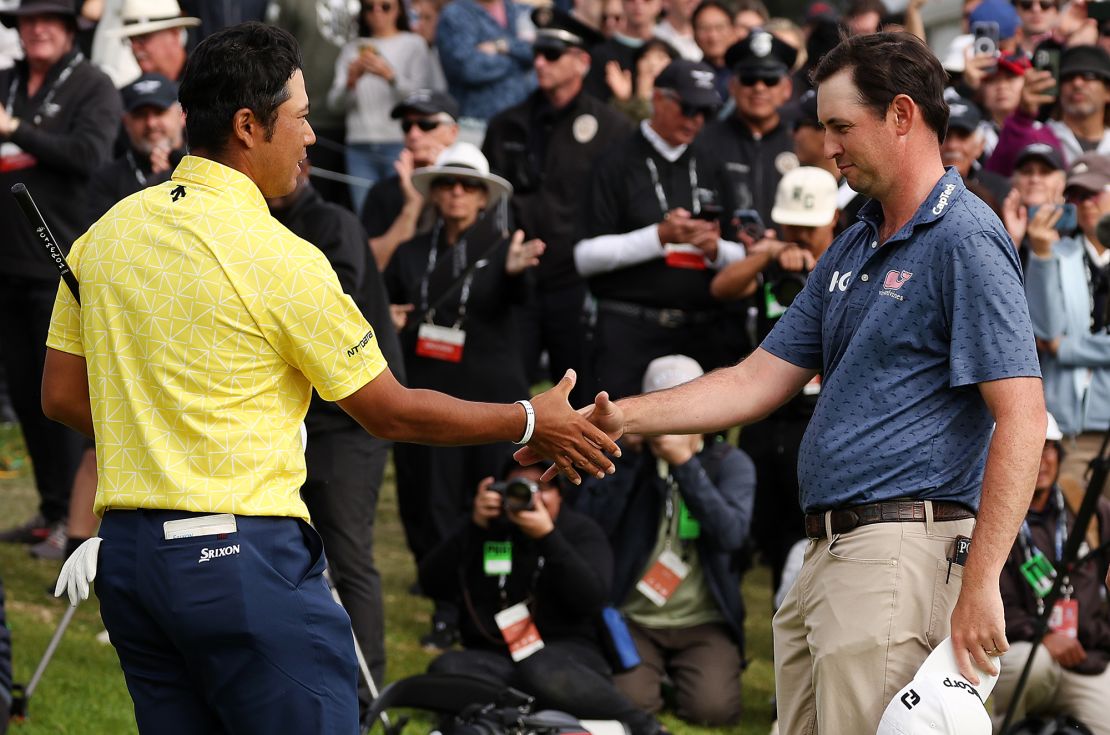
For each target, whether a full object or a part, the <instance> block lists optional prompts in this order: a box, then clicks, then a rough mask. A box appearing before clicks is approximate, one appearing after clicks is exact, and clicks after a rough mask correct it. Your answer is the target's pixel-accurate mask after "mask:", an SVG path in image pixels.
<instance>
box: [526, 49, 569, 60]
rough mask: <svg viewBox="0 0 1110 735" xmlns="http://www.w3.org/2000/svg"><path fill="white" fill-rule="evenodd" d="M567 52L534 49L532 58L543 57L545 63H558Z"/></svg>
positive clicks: (562, 50) (563, 50)
mask: <svg viewBox="0 0 1110 735" xmlns="http://www.w3.org/2000/svg"><path fill="white" fill-rule="evenodd" d="M566 52H567V50H566V49H563V48H550V47H548V48H537V49H532V58H533V59H538V58H539V57H541V56H542V57H543V58H544V60H545V61H558V60H559V59H561V58H563V54H565V53H566Z"/></svg>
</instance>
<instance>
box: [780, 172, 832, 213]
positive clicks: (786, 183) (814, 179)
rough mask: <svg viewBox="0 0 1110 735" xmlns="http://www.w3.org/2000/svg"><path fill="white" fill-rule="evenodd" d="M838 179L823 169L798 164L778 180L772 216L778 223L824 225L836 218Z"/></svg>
mask: <svg viewBox="0 0 1110 735" xmlns="http://www.w3.org/2000/svg"><path fill="white" fill-rule="evenodd" d="M837 189H838V187H837V184H836V178H835V177H834V176H833V175H832V174H830V173H829V172H828V171H826V170H825V169H823V168H817V167H816V166H799V167H798V168H796V169H793V170H792V171H788V172H787V173H786V175H784V176H783V177H782V179H781V180H780V181H779V188H778V190H777V191H776V192H775V206H774V208H773V209H771V219H772V220H773V221H774V223H775V224H777V225H799V226H802V227H824V226H825V225H828V224H831V223H832V222H833V220H834V219H835V218H836V193H837Z"/></svg>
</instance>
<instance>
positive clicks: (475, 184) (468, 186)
mask: <svg viewBox="0 0 1110 735" xmlns="http://www.w3.org/2000/svg"><path fill="white" fill-rule="evenodd" d="M456 186H461V187H462V188H463V191H478V190H481V191H485V190H486V185H485V184H483V183H482V182H481V181H477V180H476V179H469V178H466V177H465V176H437V177H435V178H434V179H432V188H433V189H454V188H455V187H456Z"/></svg>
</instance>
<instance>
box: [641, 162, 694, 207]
mask: <svg viewBox="0 0 1110 735" xmlns="http://www.w3.org/2000/svg"><path fill="white" fill-rule="evenodd" d="M645 163H647V168H648V173H649V174H651V185H652V187H653V188H654V189H655V198H656V199H658V200H659V208H660V209H661V210H663V214H664V215H665V214H667V212H669V211H670V209H671V208H670V205H669V204H667V193H666V192H665V191H663V184H662V183H660V181H659V168H658V167H657V166H656V165H655V161H654V159H652V158H651V156H648V157H647V159H645ZM690 200H691V202H690V211H691V212H692V213H694V214H697V213H698V212H700V211H701V198H700V197H699V196H698V168H697V166H695V165H694V157H693V156H690Z"/></svg>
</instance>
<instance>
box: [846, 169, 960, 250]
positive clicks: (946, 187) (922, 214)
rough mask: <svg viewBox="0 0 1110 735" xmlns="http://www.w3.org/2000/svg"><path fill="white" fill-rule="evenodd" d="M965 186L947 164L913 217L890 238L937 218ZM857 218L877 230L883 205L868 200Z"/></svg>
mask: <svg viewBox="0 0 1110 735" xmlns="http://www.w3.org/2000/svg"><path fill="white" fill-rule="evenodd" d="M966 188H967V187H965V186H964V180H963V178H962V177H961V176H960V172H959V171H957V170H956V169H955V167H953V166H948V167H947V168H946V169H945V172H944V176H941V177H940V179H939V180H938V181H937V183H936V185H934V186H933V190H932V191H931V192H929V196H927V197H925V201H923V202H921V206H919V207H918V208H917V211H916V212H914V215H913V217H910V221H909V222H907V223H906V224H904V225H902V228H901V229H900V230H898V232H896V233H894V236H893V237H891V238H890V239H891V240H898V239H901V238H903V237H907V236H908V235H909V233H910V232H912V231H913V228H915V227H917V226H918V225H925V224H929V223H931V222H936V221H937V220H939V219H940V218H941V217H943V216H944V215H945V214H946V213H947V212H949V211H950V210H951V209H952V205H953V204H954V203H955V202H956V200H957V199H959V198H960V196H961V195H962V194H963V193H964V191H965V190H966ZM859 219H861V220H865V221H866V222H867V223H868V224H870V225H871V226H872V227H874V228H875V229H876V230H877V229H878V228H879V226H880V225H881V224H882V221H883V205H882V204H880V203H879V202H878V201H876V200H874V199H871V200H869V201H868V202H867V203H866V204H864V205H863V206H862V207H860V210H859Z"/></svg>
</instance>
